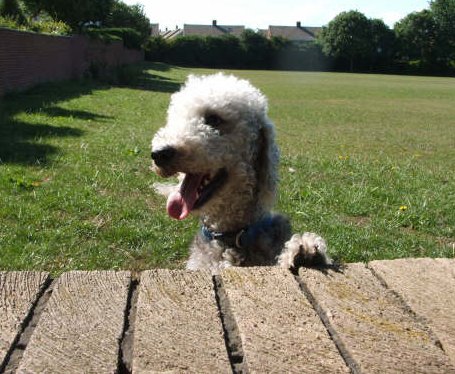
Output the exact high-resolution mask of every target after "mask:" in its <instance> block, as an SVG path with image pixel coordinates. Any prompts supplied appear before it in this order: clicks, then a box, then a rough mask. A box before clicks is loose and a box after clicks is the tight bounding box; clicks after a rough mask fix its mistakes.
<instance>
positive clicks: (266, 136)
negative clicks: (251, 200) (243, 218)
mask: <svg viewBox="0 0 455 374" xmlns="http://www.w3.org/2000/svg"><path fill="white" fill-rule="evenodd" d="M258 140H259V153H258V163H257V170H258V177H257V178H258V200H259V201H258V202H259V204H261V205H262V206H263V207H264V208H265V209H267V210H270V209H271V208H272V207H273V204H274V203H275V198H276V189H277V183H278V160H279V151H278V147H277V145H276V143H275V129H274V126H273V123H272V122H271V121H270V120H269V119H268V118H266V120H265V121H264V125H263V126H262V127H261V129H260V130H259V139H258Z"/></svg>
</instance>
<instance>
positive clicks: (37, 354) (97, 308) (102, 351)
mask: <svg viewBox="0 0 455 374" xmlns="http://www.w3.org/2000/svg"><path fill="white" fill-rule="evenodd" d="M130 282H131V277H130V273H129V272H114V271H93V272H86V271H72V272H69V273H64V274H63V275H62V276H61V277H60V278H59V279H58V281H57V283H56V285H55V287H54V290H53V293H52V295H51V297H50V299H49V301H48V303H47V305H46V308H45V309H44V311H43V312H42V315H41V318H40V321H39V323H38V326H37V327H36V329H35V331H34V333H33V335H32V337H31V339H30V342H29V344H28V346H27V349H26V350H25V353H24V356H23V359H22V361H21V364H20V366H19V368H18V371H17V372H18V373H43V372H47V373H113V372H116V370H117V364H118V355H119V341H120V339H121V336H122V332H123V324H124V317H125V316H124V315H125V309H126V305H127V298H128V290H129V285H130Z"/></svg>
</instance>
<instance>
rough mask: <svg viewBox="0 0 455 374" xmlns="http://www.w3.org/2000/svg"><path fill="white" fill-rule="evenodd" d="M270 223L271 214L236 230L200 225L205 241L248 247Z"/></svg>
mask: <svg viewBox="0 0 455 374" xmlns="http://www.w3.org/2000/svg"><path fill="white" fill-rule="evenodd" d="M272 225H273V219H272V217H271V216H268V217H266V218H263V219H261V220H259V221H257V222H255V223H253V224H251V225H248V226H245V227H244V228H242V229H240V230H238V231H226V232H220V231H213V230H210V229H209V228H208V227H207V226H205V225H202V226H201V234H202V237H203V238H204V239H205V240H206V241H207V242H210V241H212V240H216V241H218V242H220V243H221V244H222V245H223V246H224V247H234V248H237V249H248V248H251V247H252V246H254V244H255V242H256V241H257V238H258V237H259V236H261V235H263V234H264V233H265V232H267V231H268V229H269V228H270V227H271V226H272Z"/></svg>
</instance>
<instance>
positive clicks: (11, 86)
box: [0, 28, 144, 96]
mask: <svg viewBox="0 0 455 374" xmlns="http://www.w3.org/2000/svg"><path fill="white" fill-rule="evenodd" d="M143 59H144V56H143V52H141V51H137V50H130V49H127V48H125V47H123V43H122V42H120V41H116V42H112V43H110V44H104V43H102V42H99V41H94V40H90V39H88V38H86V37H83V36H71V37H65V36H50V35H42V34H35V33H30V32H22V31H15V30H9V29H4V28H0V96H1V95H3V94H4V93H6V92H8V91H13V90H14V91H18V90H23V89H26V88H29V87H31V86H33V85H35V84H38V83H43V82H47V81H55V80H64V79H71V78H79V77H81V76H82V74H83V73H84V72H85V71H86V70H87V68H88V67H89V66H90V64H91V63H92V62H95V63H103V64H106V65H108V66H118V65H123V64H130V63H134V62H139V61H142V60H143Z"/></svg>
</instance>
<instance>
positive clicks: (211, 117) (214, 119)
mask: <svg viewBox="0 0 455 374" xmlns="http://www.w3.org/2000/svg"><path fill="white" fill-rule="evenodd" d="M204 122H205V124H206V125H209V126H212V127H218V126H220V125H221V124H222V123H223V120H222V119H221V117H220V116H217V115H216V114H208V115H206V116H205V117H204Z"/></svg>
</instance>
